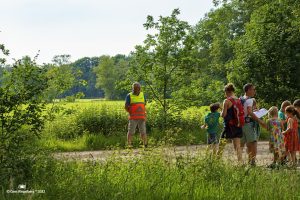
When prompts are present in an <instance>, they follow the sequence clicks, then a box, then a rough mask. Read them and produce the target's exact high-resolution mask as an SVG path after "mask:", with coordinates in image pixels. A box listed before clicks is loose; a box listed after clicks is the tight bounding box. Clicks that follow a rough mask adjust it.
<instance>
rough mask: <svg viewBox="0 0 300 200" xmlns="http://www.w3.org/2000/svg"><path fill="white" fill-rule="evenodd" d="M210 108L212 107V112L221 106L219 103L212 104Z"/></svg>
mask: <svg viewBox="0 0 300 200" xmlns="http://www.w3.org/2000/svg"><path fill="white" fill-rule="evenodd" d="M209 108H210V112H216V111H217V110H218V109H219V108H220V104H219V103H213V104H210V106H209Z"/></svg>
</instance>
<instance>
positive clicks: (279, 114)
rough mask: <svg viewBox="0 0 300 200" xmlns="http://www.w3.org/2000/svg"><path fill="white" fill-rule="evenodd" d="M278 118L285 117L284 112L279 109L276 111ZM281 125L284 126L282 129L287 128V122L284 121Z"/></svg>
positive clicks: (283, 118) (282, 118)
mask: <svg viewBox="0 0 300 200" xmlns="http://www.w3.org/2000/svg"><path fill="white" fill-rule="evenodd" d="M278 118H279V119H280V120H284V121H285V120H286V118H285V114H284V112H282V111H281V110H279V111H278ZM283 126H284V130H286V128H287V123H286V122H285V123H284V124H283Z"/></svg>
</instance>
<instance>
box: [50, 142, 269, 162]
mask: <svg viewBox="0 0 300 200" xmlns="http://www.w3.org/2000/svg"><path fill="white" fill-rule="evenodd" d="M206 147H207V145H190V146H174V147H163V148H153V149H152V148H148V149H147V152H148V151H149V152H152V151H156V150H161V151H162V152H163V154H165V155H166V156H170V157H175V156H178V155H187V154H189V155H195V154H197V155H199V154H200V155H202V154H203V155H204V153H205V150H206ZM257 147H258V148H257V151H258V155H257V158H256V159H257V165H259V166H263V165H268V164H270V163H271V162H272V154H271V153H270V152H269V144H268V142H266V141H260V142H258V145H257ZM245 151H246V150H245V148H244V150H243V160H244V162H245V161H246V160H247V155H246V153H245ZM144 153H145V150H143V149H133V150H126V149H122V150H101V151H81V152H64V153H56V154H55V155H54V156H55V157H56V158H58V159H64V160H83V161H87V160H95V161H105V160H106V159H107V158H109V157H111V156H112V155H116V156H119V157H121V158H125V159H126V158H127V157H133V156H142V155H143V154H144ZM223 159H226V160H228V161H229V162H234V163H236V162H237V159H236V155H235V152H234V150H233V145H232V144H227V145H226V147H225V150H224V155H223Z"/></svg>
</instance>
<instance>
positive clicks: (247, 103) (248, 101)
mask: <svg viewBox="0 0 300 200" xmlns="http://www.w3.org/2000/svg"><path fill="white" fill-rule="evenodd" d="M244 98H245V99H246V101H245V103H244V114H245V117H247V116H248V109H247V107H251V109H252V107H253V99H252V98H249V97H247V96H244Z"/></svg>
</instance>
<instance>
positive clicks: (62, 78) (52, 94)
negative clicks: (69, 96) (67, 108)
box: [45, 55, 81, 102]
mask: <svg viewBox="0 0 300 200" xmlns="http://www.w3.org/2000/svg"><path fill="white" fill-rule="evenodd" d="M69 58H70V56H69V55H61V56H54V59H53V60H54V62H55V63H54V64H50V65H46V66H45V67H47V69H48V70H47V73H46V75H47V79H48V88H47V91H46V98H47V99H48V101H50V102H53V100H54V99H57V98H59V97H61V96H62V95H63V93H64V92H66V91H68V90H69V89H71V88H72V87H73V86H74V85H76V84H80V83H79V82H78V79H77V77H79V76H80V75H81V72H80V71H79V70H74V69H73V67H72V66H71V65H70V62H69V60H68V59H69Z"/></svg>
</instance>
